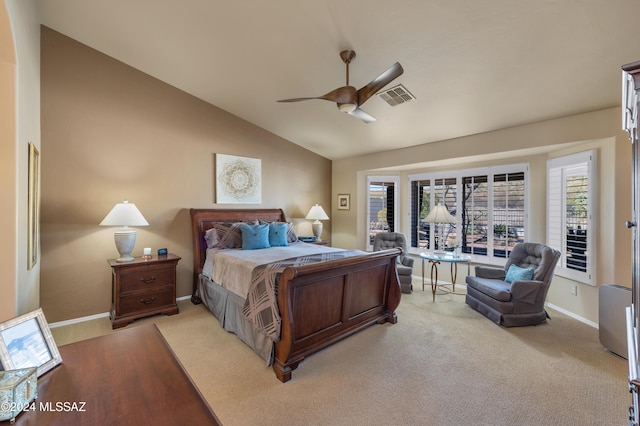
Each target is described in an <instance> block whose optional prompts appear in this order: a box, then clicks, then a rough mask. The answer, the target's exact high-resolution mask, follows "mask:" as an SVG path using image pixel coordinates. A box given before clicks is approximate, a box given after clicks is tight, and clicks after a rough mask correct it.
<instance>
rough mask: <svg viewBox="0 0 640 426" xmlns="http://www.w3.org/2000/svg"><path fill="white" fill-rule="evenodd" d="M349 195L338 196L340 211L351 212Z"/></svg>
mask: <svg viewBox="0 0 640 426" xmlns="http://www.w3.org/2000/svg"><path fill="white" fill-rule="evenodd" d="M350 198H351V197H350V195H349V194H338V210H349V209H350V208H351V206H350V200H349V199H350Z"/></svg>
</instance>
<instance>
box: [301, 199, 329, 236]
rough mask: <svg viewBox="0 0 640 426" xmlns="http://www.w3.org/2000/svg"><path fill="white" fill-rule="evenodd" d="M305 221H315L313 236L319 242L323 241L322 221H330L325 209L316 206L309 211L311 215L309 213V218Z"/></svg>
mask: <svg viewBox="0 0 640 426" xmlns="http://www.w3.org/2000/svg"><path fill="white" fill-rule="evenodd" d="M305 219H307V220H313V221H315V222H313V223H312V224H311V228H312V229H313V235H315V236H316V239H317V240H318V241H321V240H320V236H321V235H322V222H320V221H321V220H329V216H327V214H326V213H325V211H324V209H323V208H322V207H321V206H320V205H318V204H316V205H315V206H313V207H311V210H309V213H307V217H306V218H305Z"/></svg>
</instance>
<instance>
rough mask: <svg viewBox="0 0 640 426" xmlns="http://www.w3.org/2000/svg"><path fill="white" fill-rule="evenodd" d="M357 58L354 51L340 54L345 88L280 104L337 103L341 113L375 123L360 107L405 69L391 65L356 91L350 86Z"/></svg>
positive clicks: (397, 64) (345, 51) (344, 51)
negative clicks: (344, 76) (350, 75)
mask: <svg viewBox="0 0 640 426" xmlns="http://www.w3.org/2000/svg"><path fill="white" fill-rule="evenodd" d="M355 57H356V52H354V51H353V50H343V51H342V52H340V58H342V62H344V63H345V65H346V74H347V78H346V80H347V81H346V84H345V85H344V86H342V87H338V88H337V89H334V90H332V91H331V92H329V93H326V94H324V95H322V96H316V97H308V98H292V99H281V100H279V101H278V102H299V101H307V100H311V99H323V100H325V101H331V102H335V103H336V105H337V106H338V109H339V110H340V111H342V112H346V113H347V114H349V115H351V116H353V117H355V118H357V119H359V120H361V121H363V122H365V123H371V122H372V121H375V120H376V119H375V118H373V117H372V116H370V115H369V114H367V113H366V112H365V111H363V110H362V109H361V108H360V106H361V105H362V104H364V103H365V102H366V101H367V100H368V99H369V98H370V97H371V96H373V95H375V94H376V93H377V92H378V91H379V90H381V89H382V88H383V87H385V86H386V85H387V84H389V83H391V82H392V81H393V80H395V79H396V78H398V77H400V76H401V75H402V73H403V72H404V69H403V68H402V65H400V63H399V62H396V63H395V64H393V65H391V67H389V69H387V70H386V71H385V72H383V73H382V74H380V75H379V76H378V77H376V78H374V79H373V80H371V81H370V82H369V83H368V84H367V85H365V86H363V87H362V88H360V89H358V90H356V88H355V87H353V86H350V85H349V64H350V63H351V60H352V59H353V58H355Z"/></svg>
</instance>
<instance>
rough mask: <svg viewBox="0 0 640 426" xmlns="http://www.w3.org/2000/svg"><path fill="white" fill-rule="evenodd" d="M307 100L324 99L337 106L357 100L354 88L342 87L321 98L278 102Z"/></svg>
mask: <svg viewBox="0 0 640 426" xmlns="http://www.w3.org/2000/svg"><path fill="white" fill-rule="evenodd" d="M309 99H324V100H325V101H331V102H336V103H339V104H354V105H355V104H356V102H357V99H358V92H357V91H356V88H355V87H353V86H342V87H338V88H337V89H334V90H332V91H330V92H329V93H325V94H324V95H322V96H316V97H313V98H293V99H282V100H279V101H278V102H298V101H307V100H309Z"/></svg>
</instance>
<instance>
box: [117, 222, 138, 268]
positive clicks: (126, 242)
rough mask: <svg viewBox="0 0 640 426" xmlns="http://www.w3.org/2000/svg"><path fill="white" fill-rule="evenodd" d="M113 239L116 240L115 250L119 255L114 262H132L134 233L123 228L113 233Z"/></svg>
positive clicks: (129, 229) (134, 243)
mask: <svg viewBox="0 0 640 426" xmlns="http://www.w3.org/2000/svg"><path fill="white" fill-rule="evenodd" d="M113 238H114V239H115V240H116V248H117V249H118V253H120V257H119V258H117V259H116V262H118V263H124V262H133V261H134V260H135V258H134V257H133V256H131V252H132V251H133V247H134V246H135V245H136V231H135V230H134V229H131V228H126V227H125V228H122V229H120V230H118V231H116V232H114V233H113Z"/></svg>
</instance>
